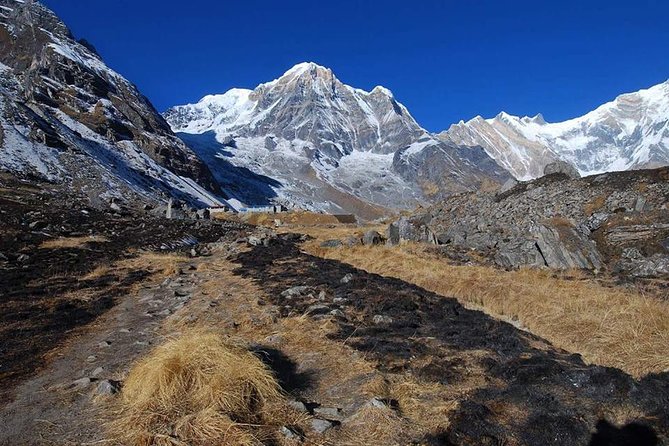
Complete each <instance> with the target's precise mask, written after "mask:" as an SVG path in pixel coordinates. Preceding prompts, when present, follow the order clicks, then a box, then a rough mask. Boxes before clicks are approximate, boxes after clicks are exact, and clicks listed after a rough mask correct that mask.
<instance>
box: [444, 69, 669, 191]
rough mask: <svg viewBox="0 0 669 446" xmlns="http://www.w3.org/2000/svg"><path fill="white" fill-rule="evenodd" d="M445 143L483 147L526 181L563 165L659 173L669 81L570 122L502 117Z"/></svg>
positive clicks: (459, 130)
mask: <svg viewBox="0 0 669 446" xmlns="http://www.w3.org/2000/svg"><path fill="white" fill-rule="evenodd" d="M439 138H440V139H442V140H445V141H449V142H451V143H454V144H458V145H468V146H480V147H483V148H484V149H485V150H486V152H487V153H488V154H489V155H490V156H492V157H493V158H495V159H496V160H497V162H498V163H500V164H501V165H503V166H504V167H505V168H506V169H507V170H509V171H510V172H511V173H512V174H513V175H514V176H515V177H516V178H518V179H522V180H527V179H531V178H536V177H539V176H541V175H542V174H543V168H544V167H545V166H546V164H548V163H550V162H552V161H555V160H558V159H561V160H564V161H567V162H569V163H571V164H572V165H574V166H576V168H577V169H578V170H579V172H580V173H581V174H582V175H592V174H597V173H602V172H609V171H619V170H629V169H640V168H648V167H659V166H663V165H667V164H669V81H667V82H664V83H662V84H658V85H655V86H653V87H651V88H648V89H644V90H640V91H637V92H634V93H627V94H623V95H620V96H618V97H617V98H615V99H614V100H613V101H611V102H608V103H606V104H603V105H601V106H600V107H598V108H597V109H595V110H593V111H591V112H589V113H587V114H586V115H584V116H581V117H579V118H574V119H570V120H567V121H564V122H556V123H547V122H546V121H545V120H544V119H543V116H542V115H540V114H539V115H536V116H535V117H533V118H530V117H527V116H526V117H522V118H520V117H517V116H513V115H509V114H508V113H505V112H502V113H500V114H498V115H497V116H496V117H495V118H492V119H482V118H480V117H476V118H474V119H472V120H471V121H468V122H466V123H463V122H460V123H458V124H454V125H452V126H451V127H450V128H449V129H448V131H446V132H443V133H441V134H440V135H439Z"/></svg>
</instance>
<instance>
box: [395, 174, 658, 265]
mask: <svg viewBox="0 0 669 446" xmlns="http://www.w3.org/2000/svg"><path fill="white" fill-rule="evenodd" d="M389 235H390V239H391V242H395V243H396V242H399V241H400V240H402V239H405V240H417V241H425V242H429V243H434V244H437V245H440V246H442V247H443V249H444V251H445V252H447V253H450V255H452V256H453V257H454V258H460V259H463V260H465V261H467V260H471V259H472V256H471V255H470V254H471V252H472V251H473V252H475V253H477V254H479V255H480V256H482V257H483V258H484V259H487V260H488V261H490V262H493V263H495V264H497V265H498V266H500V267H505V268H517V267H521V266H548V267H551V268H557V269H569V268H578V269H589V270H593V271H599V270H604V269H606V270H609V271H611V272H614V273H620V274H622V275H625V276H628V277H669V168H660V169H655V170H641V171H631V172H618V173H607V174H602V175H596V176H591V177H586V178H582V179H572V178H569V177H568V176H566V175H564V174H561V173H556V174H551V175H547V176H545V177H543V178H540V179H537V180H534V181H530V182H523V183H519V184H517V185H515V186H514V187H512V188H510V189H509V190H506V191H504V192H498V193H497V194H491V193H483V192H478V193H466V194H460V195H456V196H453V197H450V198H448V199H446V200H444V201H442V202H440V203H437V204H435V205H434V206H432V207H430V208H426V209H421V210H419V211H418V212H417V213H415V214H414V215H412V216H410V217H403V218H401V219H400V220H399V221H397V222H395V223H393V224H392V225H391V227H390V229H389Z"/></svg>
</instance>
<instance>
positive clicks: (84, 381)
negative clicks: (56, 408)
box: [68, 377, 92, 390]
mask: <svg viewBox="0 0 669 446" xmlns="http://www.w3.org/2000/svg"><path fill="white" fill-rule="evenodd" d="M91 382H92V380H91V379H90V378H89V377H85V378H79V379H77V380H75V381H72V384H70V386H69V387H68V388H69V389H70V390H83V389H85V388H86V387H88V386H90V385H91Z"/></svg>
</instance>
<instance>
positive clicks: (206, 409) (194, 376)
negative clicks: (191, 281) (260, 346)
mask: <svg viewBox="0 0 669 446" xmlns="http://www.w3.org/2000/svg"><path fill="white" fill-rule="evenodd" d="M121 397H122V398H121V405H122V410H121V414H120V417H119V419H118V420H116V422H114V423H113V425H112V436H113V437H115V438H116V439H118V441H120V442H121V443H122V444H124V445H137V446H140V445H141V446H149V445H163V444H164V445H182V444H183V445H185V444H188V445H195V446H197V445H210V444H225V445H231V446H247V445H259V444H262V443H261V439H262V438H263V436H264V433H263V428H264V427H265V426H264V422H263V411H264V409H265V408H266V406H267V405H268V404H273V403H275V402H277V401H280V400H281V399H282V394H281V389H280V388H279V385H278V384H277V381H276V380H275V378H274V376H273V374H272V372H271V371H270V370H269V369H268V368H267V367H266V366H265V365H264V364H263V363H262V362H261V361H260V359H258V358H257V357H256V356H255V355H253V354H252V353H250V352H249V351H248V350H246V349H245V348H243V347H240V346H238V345H234V344H232V343H230V342H229V341H226V340H225V339H224V338H223V337H222V336H220V335H218V334H215V333H206V332H205V333H203V332H193V333H188V334H184V335H182V336H181V337H179V338H177V339H174V340H170V341H168V342H166V343H165V344H163V345H161V346H159V347H157V348H156V349H155V350H153V352H151V353H150V354H149V355H148V356H147V357H145V358H144V359H142V360H141V361H139V362H138V363H137V364H136V365H135V366H134V367H133V368H132V370H131V371H130V373H129V375H128V378H127V379H126V381H125V383H124V386H123V390H122V395H121Z"/></svg>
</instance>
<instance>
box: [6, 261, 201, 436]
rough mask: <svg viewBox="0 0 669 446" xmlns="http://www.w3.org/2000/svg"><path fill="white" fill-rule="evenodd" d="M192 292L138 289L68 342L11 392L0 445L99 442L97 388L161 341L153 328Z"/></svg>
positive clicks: (179, 284) (174, 286)
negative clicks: (45, 365) (36, 372)
mask: <svg viewBox="0 0 669 446" xmlns="http://www.w3.org/2000/svg"><path fill="white" fill-rule="evenodd" d="M185 267H186V268H187V265H185ZM196 286H197V279H196V278H195V277H193V276H192V275H188V274H184V275H181V276H178V277H175V278H173V279H170V278H168V279H166V280H165V281H164V282H163V283H162V284H161V283H158V284H155V283H145V284H143V285H142V286H141V288H140V289H139V290H138V291H137V292H136V293H130V294H128V295H126V296H124V297H122V298H121V299H120V302H119V303H118V305H116V306H114V307H113V308H112V309H111V310H109V311H108V312H106V313H105V314H104V315H103V316H101V317H99V318H98V319H97V320H96V321H95V322H94V323H92V324H90V325H89V326H88V327H86V329H84V330H81V333H79V334H77V335H76V336H74V337H73V338H70V339H69V340H68V342H67V344H66V345H65V346H64V347H63V348H61V349H59V351H58V353H57V356H56V357H55V359H54V360H53V361H52V362H51V363H50V364H49V365H48V366H47V367H46V368H45V369H44V370H42V371H41V373H39V375H38V376H36V377H34V378H32V379H29V380H28V381H26V382H24V383H23V384H22V385H20V386H19V387H18V388H17V389H16V390H15V395H16V397H15V399H14V401H13V402H12V403H10V404H9V405H7V406H6V407H4V408H3V409H2V412H0V426H2V429H0V444H3V445H5V444H6V445H19V444H87V443H93V442H95V441H99V440H102V439H104V437H105V435H104V428H103V426H102V424H101V423H102V422H104V421H105V416H104V414H103V411H104V410H106V409H107V407H106V404H105V401H104V399H105V398H106V396H105V395H104V394H100V392H99V391H98V386H104V385H108V384H109V381H108V380H112V381H118V380H120V379H122V378H123V375H124V373H125V371H126V370H127V368H128V366H129V365H130V364H131V362H132V361H133V360H135V359H136V358H138V357H140V356H141V355H143V354H145V353H146V352H147V350H148V349H150V348H151V346H152V345H155V344H156V343H159V342H160V341H161V334H160V332H159V328H160V325H161V322H162V321H163V320H164V319H165V317H167V316H169V315H170V314H172V313H173V312H174V311H177V310H178V309H179V308H181V307H182V306H183V305H184V304H186V303H187V302H188V300H189V299H190V296H191V293H192V292H193V290H194V289H195V287H196ZM111 384H112V385H113V384H114V382H112V383H111ZM95 398H97V399H98V401H97V402H96V401H94V399H95Z"/></svg>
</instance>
